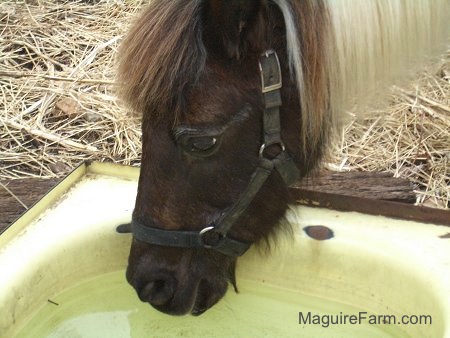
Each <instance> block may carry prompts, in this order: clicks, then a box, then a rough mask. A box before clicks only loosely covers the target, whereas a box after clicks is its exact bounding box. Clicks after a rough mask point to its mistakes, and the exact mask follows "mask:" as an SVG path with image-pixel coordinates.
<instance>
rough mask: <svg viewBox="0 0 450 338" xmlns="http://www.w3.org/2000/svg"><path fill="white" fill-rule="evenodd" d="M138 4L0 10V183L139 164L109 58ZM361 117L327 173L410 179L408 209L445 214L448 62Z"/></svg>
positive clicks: (51, 4)
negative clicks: (94, 166)
mask: <svg viewBox="0 0 450 338" xmlns="http://www.w3.org/2000/svg"><path fill="white" fill-rule="evenodd" d="M144 2H145V1H138V0H136V1H125V0H123V1H121V0H103V1H93V0H90V1H89V0H84V1H61V0H27V1H2V2H1V3H0V180H9V179H16V178H24V177H41V178H54V177H60V176H64V175H66V174H67V173H68V172H69V171H70V170H72V169H73V168H74V167H75V166H77V165H78V164H79V163H81V162H83V161H85V160H99V161H111V162H115V163H122V164H127V165H139V163H140V151H141V131H140V120H139V118H138V117H135V116H134V115H133V114H130V112H128V111H127V110H126V109H125V108H124V107H123V106H122V105H121V104H120V102H118V101H117V100H116V96H115V85H114V77H115V58H116V52H117V48H118V46H119V44H120V41H121V39H122V37H123V35H124V33H125V32H126V31H127V29H128V27H129V25H130V23H131V22H132V18H134V17H135V15H136V13H137V12H138V11H139V10H140V9H141V8H142V7H143V4H144ZM436 67H437V68H435V69H437V71H434V72H431V71H428V72H425V73H423V74H421V75H420V77H418V79H417V80H415V81H414V82H412V83H411V84H409V85H408V86H406V87H403V88H394V89H393V93H392V96H391V98H390V103H389V105H388V106H387V107H385V108H383V110H382V111H380V110H378V111H372V112H368V113H367V114H366V116H368V118H366V119H364V120H353V121H351V122H350V123H349V124H348V125H347V126H346V127H345V129H344V133H343V134H342V135H340V141H339V142H336V143H334V144H333V147H332V152H331V155H330V156H329V157H328V158H327V163H326V165H327V167H328V168H332V169H334V170H341V171H345V170H364V171H389V172H392V173H393V174H394V175H395V176H397V177H406V178H408V179H410V180H411V181H412V182H413V184H414V187H415V190H416V192H417V203H418V204H420V205H429V206H433V207H439V208H449V200H450V188H449V185H450V163H449V162H450V99H449V98H450V94H449V93H450V55H446V56H445V57H444V58H443V59H442V60H439V61H438V62H437V66H436Z"/></svg>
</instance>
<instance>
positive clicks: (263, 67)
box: [259, 49, 282, 93]
mask: <svg viewBox="0 0 450 338" xmlns="http://www.w3.org/2000/svg"><path fill="white" fill-rule="evenodd" d="M259 70H260V72H261V88H262V92H263V93H267V92H271V91H273V90H277V89H280V88H281V87H282V82H281V66H280V60H279V59H278V55H277V53H276V52H275V51H274V50H273V49H269V50H267V51H265V52H264V54H262V55H261V58H260V59H259Z"/></svg>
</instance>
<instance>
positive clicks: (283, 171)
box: [117, 50, 300, 257]
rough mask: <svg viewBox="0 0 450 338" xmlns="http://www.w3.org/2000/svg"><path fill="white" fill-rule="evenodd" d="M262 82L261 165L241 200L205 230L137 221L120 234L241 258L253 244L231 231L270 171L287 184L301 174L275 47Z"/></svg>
mask: <svg viewBox="0 0 450 338" xmlns="http://www.w3.org/2000/svg"><path fill="white" fill-rule="evenodd" d="M259 67H260V71H261V85H262V93H263V96H264V103H265V109H264V114H263V143H262V145H261V148H260V151H259V164H258V166H257V167H256V169H255V171H254V172H253V174H252V177H251V178H250V181H249V183H248V185H247V187H246V188H245V190H244V191H243V192H242V194H241V195H240V196H239V198H238V200H237V201H236V202H235V203H234V204H233V205H232V206H231V207H230V208H229V209H227V210H226V211H225V212H224V213H223V214H222V215H221V216H220V217H219V218H218V219H217V220H216V221H214V222H213V223H212V224H210V225H208V226H207V227H205V228H204V229H202V230H201V231H184V230H163V229H159V228H152V227H148V226H145V225H143V224H141V223H139V222H137V221H136V220H132V221H131V224H123V225H119V226H118V227H117V232H119V233H129V232H132V233H133V237H134V238H135V239H137V240H139V241H142V242H145V243H149V244H155V245H161V246H169V247H180V248H207V249H212V250H216V251H218V252H221V253H223V254H225V255H228V256H232V257H238V256H241V255H242V254H244V253H245V252H246V251H247V250H248V248H249V247H250V246H251V244H252V243H247V242H242V241H239V240H235V239H233V238H230V237H228V236H227V234H228V231H229V230H230V229H231V227H232V226H233V224H234V223H235V222H236V221H237V220H238V218H239V217H240V216H241V215H242V214H243V213H244V211H245V210H246V209H247V207H248V206H249V205H250V203H251V202H252V201H253V199H254V198H255V196H256V194H257V193H258V191H259V190H260V189H261V187H262V186H263V185H264V183H265V182H266V180H267V178H268V177H269V176H270V174H271V173H272V172H273V171H274V170H276V171H277V172H278V174H279V175H280V176H281V178H282V179H283V181H284V182H285V184H286V185H290V184H292V183H294V182H295V181H296V180H297V179H298V178H299V176H300V174H299V170H298V168H297V166H296V165H295V163H294V161H293V160H292V158H291V156H290V155H289V154H288V153H287V152H286V148H285V146H284V144H283V141H282V139H281V126H280V106H281V104H282V102H281V93H280V89H281V87H282V82H281V69H280V62H279V60H278V56H277V54H276V52H275V51H274V50H268V51H266V52H265V53H264V54H262V55H261V57H260V60H259ZM271 147H276V149H277V150H278V154H277V155H276V156H275V157H269V156H268V154H267V150H268V149H269V148H271Z"/></svg>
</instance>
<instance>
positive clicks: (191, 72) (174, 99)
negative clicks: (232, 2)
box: [117, 0, 206, 119]
mask: <svg viewBox="0 0 450 338" xmlns="http://www.w3.org/2000/svg"><path fill="white" fill-rule="evenodd" d="M201 4H202V1H201V0H189V1H156V0H155V1H152V2H151V3H150V5H149V7H148V8H147V9H146V10H145V11H144V13H143V15H142V16H141V17H140V18H138V20H137V22H135V23H134V25H133V26H132V28H131V30H130V31H129V32H128V34H127V36H126V38H125V39H124V41H123V43H122V45H121V48H120V50H119V53H118V55H119V59H118V61H119V69H118V78H117V81H118V83H119V93H118V94H119V97H120V98H122V99H123V100H124V101H125V102H126V103H127V104H128V105H129V106H130V107H131V109H132V110H133V111H135V112H138V113H141V114H142V113H146V114H151V115H152V118H155V119H156V118H158V116H159V115H161V114H167V111H170V112H171V113H173V114H175V116H176V115H177V112H178V111H180V110H181V109H182V106H183V104H184V98H185V97H186V95H187V93H188V91H189V90H190V88H192V86H194V85H195V83H196V82H197V81H198V79H199V77H200V76H201V74H202V71H203V69H204V66H205V60H206V50H205V47H204V45H203V42H202V35H201V22H200V21H201V15H200V12H201V10H202V6H201ZM186 18H189V19H186ZM156 107H157V109H158V110H156Z"/></svg>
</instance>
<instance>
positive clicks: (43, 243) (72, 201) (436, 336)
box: [0, 163, 450, 338]
mask: <svg viewBox="0 0 450 338" xmlns="http://www.w3.org/2000/svg"><path fill="white" fill-rule="evenodd" d="M137 177H138V169H136V168H131V167H122V166H117V165H112V164H100V163H92V164H90V165H83V166H81V167H80V168H78V169H77V170H75V171H74V172H73V173H72V174H71V175H69V176H68V177H67V178H66V179H65V180H64V181H63V182H62V183H60V184H59V185H58V186H57V187H56V188H55V189H53V190H52V191H51V192H50V193H49V194H48V195H46V196H45V197H44V198H43V199H42V200H41V201H40V202H38V203H37V204H36V205H35V206H34V207H33V208H31V209H30V210H29V211H28V212H27V213H26V214H24V215H23V216H22V217H21V218H20V219H19V220H17V221H16V222H15V223H14V224H13V225H12V226H11V227H9V228H8V229H7V230H6V231H5V232H4V233H3V234H1V235H0V314H1V315H0V337H1V338H12V337H30V338H39V337H61V338H62V337H64V338H70V337H83V338H84V337H109V338H112V337H178V336H180V337H181V336H182V337H200V336H205V337H252V336H255V337H420V338H422V337H433V338H440V337H446V338H450V239H449V238H448V237H449V233H450V228H449V227H448V226H444V225H433V224H424V223H419V222H413V221H402V220H395V219H391V218H386V217H382V216H369V215H365V214H361V213H356V212H338V211H333V210H328V209H323V208H312V207H306V206H300V205H296V206H292V208H291V210H290V211H289V212H288V215H287V218H288V219H289V221H290V222H291V223H292V225H293V227H294V237H293V238H292V237H291V238H286V237H280V238H279V240H278V244H277V245H276V247H275V248H274V249H273V250H272V252H271V253H270V254H267V253H261V252H260V251H258V249H257V248H256V249H255V248H253V249H252V250H251V251H250V252H248V253H247V254H245V255H244V257H242V258H241V259H239V261H238V271H237V279H238V287H239V291H240V292H239V293H238V294H235V293H234V292H233V291H231V290H230V291H229V292H228V293H227V295H226V297H225V298H224V299H223V300H221V301H220V302H219V304H218V305H216V306H214V307H213V308H212V309H210V310H209V311H207V312H206V313H205V314H203V315H202V316H200V317H192V316H184V317H172V316H168V315H164V314H161V313H159V312H157V311H156V310H153V309H152V308H151V307H150V306H149V305H147V304H143V303H141V302H140V301H139V300H138V298H137V296H136V295H135V293H134V291H133V290H132V288H131V287H130V286H128V284H127V283H126V281H125V277H124V269H125V267H126V262H127V256H128V250H129V246H130V240H131V237H130V236H129V235H119V234H117V233H116V232H115V227H116V226H117V225H118V224H120V223H124V222H127V221H129V220H130V217H131V212H132V210H133V204H134V199H135V195H136V189H137ZM310 226H313V228H312V229H313V230H314V229H319V230H320V229H322V230H323V229H325V230H327V229H329V230H331V231H332V233H333V237H332V238H331V239H327V240H317V239H314V238H312V237H315V235H312V237H311V232H307V231H305V228H306V227H310ZM315 226H320V227H318V228H314V227H315ZM308 229H309V228H308ZM312 232H314V231H312Z"/></svg>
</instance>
